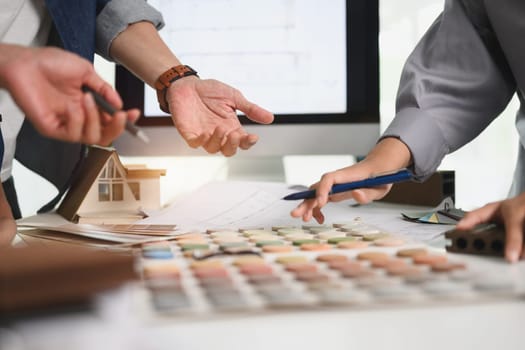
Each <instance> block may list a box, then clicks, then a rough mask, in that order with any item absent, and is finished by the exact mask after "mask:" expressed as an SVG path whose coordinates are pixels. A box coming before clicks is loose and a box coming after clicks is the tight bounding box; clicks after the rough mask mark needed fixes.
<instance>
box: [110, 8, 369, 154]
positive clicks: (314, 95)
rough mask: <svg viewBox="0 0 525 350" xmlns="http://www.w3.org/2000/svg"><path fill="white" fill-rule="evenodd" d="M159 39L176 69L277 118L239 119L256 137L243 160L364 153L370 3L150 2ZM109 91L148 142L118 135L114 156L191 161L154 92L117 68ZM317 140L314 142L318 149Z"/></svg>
mask: <svg viewBox="0 0 525 350" xmlns="http://www.w3.org/2000/svg"><path fill="white" fill-rule="evenodd" d="M149 3H150V4H152V5H153V6H155V7H156V8H157V9H159V10H160V11H161V12H162V14H163V16H164V19H165V22H166V26H165V27H164V28H163V29H162V30H161V31H160V35H161V36H162V38H163V39H164V41H165V42H166V43H167V44H168V46H169V47H170V48H171V49H172V50H173V52H174V53H175V54H176V55H177V57H178V58H179V59H180V61H181V62H183V63H184V64H187V65H189V66H191V67H192V68H193V69H195V70H197V71H198V72H199V76H200V77H201V78H202V79H208V78H213V79H217V80H220V81H222V82H224V83H226V84H229V85H231V86H234V87H235V88H237V89H239V90H240V91H241V92H242V93H243V94H244V95H245V96H246V97H247V98H248V99H249V100H251V101H252V102H255V103H257V104H258V105H260V106H262V107H264V108H266V109H268V110H270V111H271V112H273V113H274V114H275V121H274V123H273V124H272V125H257V124H254V123H252V122H250V121H249V119H247V118H246V117H244V116H243V115H239V118H240V120H241V122H242V123H243V124H245V127H246V129H248V130H249V131H250V132H253V133H256V134H258V135H259V136H260V141H259V142H258V144H257V145H256V146H254V147H253V148H252V149H250V150H248V151H243V152H242V153H241V154H244V155H249V156H253V155H293V154H353V155H363V154H366V152H367V151H368V150H369V149H370V148H371V147H372V146H373V144H374V143H375V141H376V140H377V137H378V134H379V88H378V85H379V77H378V1H377V0H346V1H345V0H331V1H322V0H301V1H296V0H250V1H246V0H213V1H211V0H150V1H149ZM116 87H117V89H118V91H119V92H120V93H121V95H122V97H123V100H124V105H125V107H126V108H131V107H135V108H139V109H140V110H141V111H142V113H143V115H142V117H141V118H140V119H139V121H138V125H140V126H141V127H142V128H143V130H144V132H146V133H147V134H148V136H150V138H151V139H152V143H151V144H150V145H148V146H146V147H144V145H143V144H141V143H140V142H139V141H138V140H134V139H133V138H132V137H130V136H129V135H126V134H124V135H122V136H121V137H120V138H119V139H118V140H117V141H116V142H115V147H116V148H117V149H118V150H119V152H120V153H121V154H122V155H131V156H134V155H137V156H140V155H199V154H205V151H204V150H194V149H191V148H190V147H188V146H187V145H186V144H185V142H184V141H183V140H182V139H181V138H180V136H179V134H178V133H177V131H176V130H175V128H174V127H173V122H172V120H171V117H170V116H169V115H167V114H165V113H163V112H162V111H161V110H160V108H159V107H158V104H157V97H156V93H155V91H154V90H153V89H152V88H151V87H149V86H147V85H144V84H143V83H142V82H140V81H139V80H138V79H136V78H135V77H134V76H133V75H131V74H130V73H129V72H128V71H126V70H125V69H124V68H123V67H117V76H116ZM318 140H321V141H322V142H319V141H318Z"/></svg>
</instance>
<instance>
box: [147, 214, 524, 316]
mask: <svg viewBox="0 0 525 350" xmlns="http://www.w3.org/2000/svg"><path fill="white" fill-rule="evenodd" d="M141 273H142V280H143V286H144V291H145V293H146V295H147V299H148V305H149V307H150V309H151V311H152V312H154V313H157V314H163V315H181V316H182V315H209V314H210V313H224V312H261V311H267V310H288V309H293V308H297V309H305V308H329V307H337V308H341V307H348V308H377V307H384V306H386V305H388V306H392V305H394V306H407V305H425V304H428V303H451V302H452V303H466V302H482V301H490V300H501V299H505V298H507V299H508V298H520V297H523V296H524V295H525V293H524V286H523V285H522V284H523V283H522V282H520V281H522V280H523V279H522V278H516V276H515V275H513V274H511V273H508V274H507V273H502V272H501V269H500V268H495V269H491V268H490V267H487V266H485V265H483V264H481V265H479V264H478V263H471V261H470V259H469V258H467V257H465V256H463V255H454V254H446V253H445V252H443V250H436V249H433V248H430V247H427V246H425V245H423V244H421V243H418V242H411V241H409V240H407V239H405V238H403V237H401V236H397V235H395V234H394V233H390V232H385V231H383V230H379V229H377V228H375V227H373V226H371V225H368V224H367V223H365V222H363V221H362V220H360V219H359V218H357V219H353V220H350V221H348V222H342V223H334V224H333V225H305V226H302V227H268V228H246V229H227V230H226V229H224V228H221V229H209V230H207V231H206V232H189V233H187V234H183V235H180V236H176V237H175V238H174V240H173V241H169V242H156V243H149V244H145V245H143V246H142V248H141Z"/></svg>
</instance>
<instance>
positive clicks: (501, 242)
mask: <svg viewBox="0 0 525 350" xmlns="http://www.w3.org/2000/svg"><path fill="white" fill-rule="evenodd" d="M445 238H447V239H448V240H449V242H450V244H449V245H447V246H446V249H447V251H449V252H453V253H463V254H476V255H495V256H503V255H504V253H505V228H504V227H503V226H500V225H496V224H482V225H478V226H476V227H475V228H473V229H472V230H465V231H460V230H456V229H453V230H450V231H447V232H445Z"/></svg>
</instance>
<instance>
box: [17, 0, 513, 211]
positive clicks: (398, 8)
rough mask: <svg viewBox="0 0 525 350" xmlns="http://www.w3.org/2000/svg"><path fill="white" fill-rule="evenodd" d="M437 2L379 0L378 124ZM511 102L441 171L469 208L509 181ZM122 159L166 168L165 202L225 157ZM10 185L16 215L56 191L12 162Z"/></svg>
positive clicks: (310, 171) (202, 179) (313, 170)
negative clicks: (451, 176)
mask: <svg viewBox="0 0 525 350" xmlns="http://www.w3.org/2000/svg"><path fill="white" fill-rule="evenodd" d="M442 6H443V1H442V0H427V1H418V0H396V1H382V2H381V10H380V11H381V34H380V53H381V62H380V70H381V74H380V76H381V116H382V117H381V118H382V120H381V128H382V130H384V129H385V128H386V126H387V125H388V123H389V122H390V120H391V119H392V118H393V116H394V102H395V95H396V90H397V85H398V82H399V76H400V72H401V69H402V65H403V63H404V60H405V59H406V57H407V56H408V54H409V53H410V51H411V50H412V48H413V47H414V45H415V44H416V42H417V41H418V39H419V38H420V37H421V36H422V35H423V33H424V32H425V30H426V28H427V27H428V26H429V25H430V23H432V21H433V20H434V19H435V18H436V16H437V15H438V14H439V12H440V11H441V8H442ZM95 66H96V68H97V70H98V71H99V72H100V74H102V75H103V76H104V77H105V78H106V79H107V80H108V81H109V82H111V83H112V82H113V72H114V67H113V65H112V64H110V63H108V62H105V61H103V60H102V59H97V60H96V62H95ZM516 109H517V102H516V100H514V101H513V102H512V103H511V104H510V105H509V108H507V110H506V111H505V112H504V113H503V115H502V116H501V117H500V118H499V119H498V120H497V121H495V122H494V123H493V125H491V126H490V127H489V128H488V129H487V130H486V131H485V132H484V133H483V134H482V135H481V136H480V137H478V138H477V139H476V140H475V141H473V142H471V143H470V144H469V145H467V146H465V147H464V148H462V149H461V150H459V151H457V152H455V153H454V154H452V155H450V156H448V157H447V158H446V159H445V160H444V162H443V164H442V165H441V167H440V168H441V169H444V170H455V171H456V202H457V203H456V204H457V206H458V207H461V208H464V209H472V208H475V207H477V206H480V205H482V204H484V203H485V202H489V201H493V200H498V199H501V198H504V197H505V196H506V194H507V191H508V188H509V186H510V182H511V179H512V171H513V168H514V162H515V159H516V154H517V145H518V139H517V134H516V132H515V129H514V124H513V123H514V113H515V111H516ZM352 159H353V158H352V157H350V156H346V157H345V156H330V157H321V158H320V157H319V156H315V157H287V159H286V162H285V167H286V168H287V169H288V170H289V173H288V174H287V175H288V177H287V180H288V182H293V183H303V184H310V183H312V182H315V181H317V180H318V178H319V177H320V176H321V175H322V174H323V173H324V172H327V171H330V170H334V169H337V168H340V167H343V166H346V165H348V164H349V163H350V162H352ZM123 161H124V162H129V163H135V164H136V163H147V164H148V166H150V167H152V168H166V169H167V170H168V171H167V176H166V177H165V178H164V179H163V181H162V183H161V186H162V193H161V201H162V202H163V203H169V202H171V201H172V200H173V199H175V198H176V197H177V196H178V195H180V194H183V193H186V192H188V191H191V190H193V189H195V188H197V187H198V186H200V185H202V184H204V183H206V182H208V181H211V180H216V179H225V178H226V174H227V166H228V165H227V161H226V160H225V159H224V158H222V157H169V158H167V157H155V158H142V159H141V158H124V159H123ZM13 172H14V175H15V179H16V187H17V191H18V193H19V199H20V204H21V209H22V213H23V215H24V216H27V215H32V214H34V213H35V212H36V210H37V209H38V208H39V207H40V206H41V205H43V204H44V203H45V202H46V201H47V200H48V199H49V198H52V196H54V195H55V193H56V191H55V190H54V189H53V188H52V186H51V185H50V184H49V183H47V182H46V181H45V180H42V179H40V178H39V177H38V176H36V175H34V174H32V173H31V172H29V171H28V170H27V169H25V168H23V167H22V166H20V165H19V164H18V163H15V165H14V170H13Z"/></svg>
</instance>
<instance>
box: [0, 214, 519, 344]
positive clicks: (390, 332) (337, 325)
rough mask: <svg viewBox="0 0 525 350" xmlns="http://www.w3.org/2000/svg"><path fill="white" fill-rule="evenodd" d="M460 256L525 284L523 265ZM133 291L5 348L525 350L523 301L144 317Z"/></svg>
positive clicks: (28, 324) (39, 325)
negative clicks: (498, 270) (256, 313)
mask: <svg viewBox="0 0 525 350" xmlns="http://www.w3.org/2000/svg"><path fill="white" fill-rule="evenodd" d="M395 213H396V214H395V215H399V209H396V210H395ZM393 215H394V214H393ZM444 229H446V227H445V228H444ZM463 258H465V259H466V262H467V263H469V264H470V263H473V264H481V265H486V266H487V267H488V268H491V269H492V268H494V269H500V270H501V271H502V272H503V273H510V274H512V275H513V276H515V278H517V279H519V280H520V281H523V283H525V262H521V263H518V264H514V265H509V264H507V263H506V262H504V261H503V260H502V259H494V258H480V257H466V256H465V257H462V259H463ZM135 294H136V289H135V288H134V287H133V286H131V287H125V288H122V289H121V290H119V291H115V292H112V293H108V294H107V295H104V296H101V298H100V299H99V302H98V304H97V305H98V307H97V311H96V312H94V313H91V314H77V315H68V316H65V315H63V316H54V317H48V318H41V319H37V320H26V321H23V322H18V323H16V324H13V325H11V327H10V328H9V329H4V330H2V331H1V332H0V349H2V350H19V349H45V350H47V349H53V350H55V349H170V350H173V349H209V350H220V349H229V350H230V349H231V350H234V349H239V350H240V349H243V350H244V349H294V348H296V349H301V350H307V349H316V350H317V349H330V350H332V349H403V350H409V349H417V350H420V349H440V350H441V349H476V350H483V349H487V350H489V349H491V350H492V349H497V348H498V349H499V348H504V349H525V337H523V334H524V333H523V332H524V330H525V300H500V301H497V302H487V303H479V304H473V303H463V302H462V301H457V303H453V304H452V303H450V302H448V303H444V304H433V305H429V306H414V307H409V308H400V307H398V306H395V307H384V308H379V307H378V308H374V309H362V310H356V309H351V308H347V309H344V308H342V309H340V310H336V309H331V310H317V311H287V312H276V313H266V314H262V315H261V314H259V315H254V314H252V315H246V314H244V315H242V314H228V315H226V316H224V317H222V316H221V317H214V318H209V319H206V318H200V319H195V318H193V319H190V318H188V319H185V318H177V319H174V318H163V319H154V320H146V318H144V317H140V314H141V313H140V312H137V310H136V307H135V306H136V305H135V303H134V301H133V300H134V296H135Z"/></svg>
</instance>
